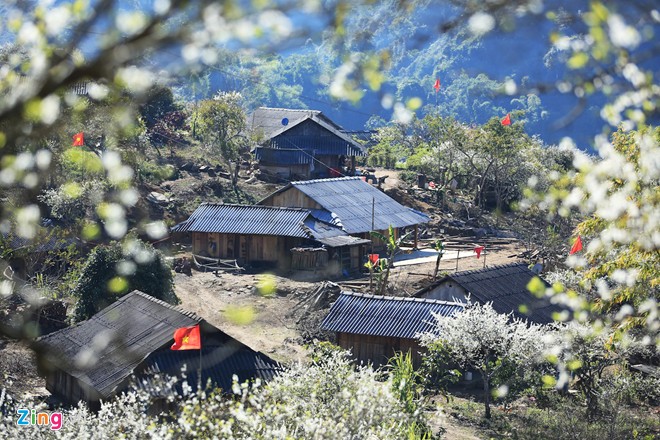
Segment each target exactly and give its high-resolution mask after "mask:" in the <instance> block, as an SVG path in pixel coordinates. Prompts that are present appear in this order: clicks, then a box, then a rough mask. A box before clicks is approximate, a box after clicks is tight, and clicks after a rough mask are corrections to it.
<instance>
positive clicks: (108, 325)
mask: <svg viewBox="0 0 660 440" xmlns="http://www.w3.org/2000/svg"><path fill="white" fill-rule="evenodd" d="M196 324H199V326H200V333H201V340H202V349H201V350H185V351H173V350H171V349H170V347H171V346H172V343H173V335H174V331H175V330H176V329H177V328H181V327H189V326H193V325H196ZM36 344H37V346H38V348H39V349H40V351H41V352H43V353H44V354H45V361H46V362H45V363H44V364H43V369H42V373H43V374H44V375H45V377H46V389H47V390H48V391H50V392H51V393H52V394H53V395H55V396H57V397H59V398H60V399H61V400H62V401H64V402H66V403H68V404H72V405H75V404H76V403H77V402H79V401H83V402H86V403H88V404H90V406H92V407H98V404H99V402H100V401H101V400H108V399H109V398H111V397H112V396H114V395H116V394H118V393H119V392H121V391H122V390H124V389H126V388H127V386H128V385H129V383H130V381H131V377H132V376H135V377H136V378H137V379H139V381H138V382H140V383H144V382H145V381H147V382H148V381H150V380H151V378H152V377H153V374H156V373H158V374H167V375H171V376H179V375H181V371H182V368H184V367H185V369H186V371H187V372H186V375H187V381H188V384H189V385H191V386H193V387H194V386H196V384H197V383H198V380H199V376H198V374H199V371H200V370H201V383H203V384H206V383H207V381H210V382H211V384H212V385H213V386H215V387H218V388H221V389H223V390H231V385H232V376H233V375H236V376H238V378H239V380H240V381H245V380H249V379H255V378H260V379H262V380H270V379H271V378H272V377H274V375H275V374H276V373H277V372H278V371H279V370H280V368H281V367H280V365H279V364H278V363H277V362H275V361H274V360H272V359H270V358H269V357H268V356H266V355H264V354H262V353H259V352H257V351H254V350H252V349H251V348H250V347H248V346H247V345H245V344H243V343H241V342H239V341H237V340H236V339H234V338H232V337H231V336H229V335H227V334H226V333H224V332H222V331H221V330H219V329H217V328H216V327H214V326H212V325H211V324H209V323H208V322H206V321H204V320H203V319H202V318H200V317H198V316H196V315H195V314H193V313H191V312H186V311H184V310H181V309H179V308H177V307H174V306H171V305H170V304H167V303H165V302H163V301H160V300H158V299H155V298H153V297H151V296H149V295H147V294H145V293H143V292H140V291H137V290H136V291H133V292H131V293H129V294H128V295H125V296H123V297H122V298H120V299H119V300H118V301H116V302H115V303H113V304H111V305H110V306H108V307H106V308H105V309H103V310H101V311H100V312H98V313H97V314H96V315H94V316H92V317H91V318H90V319H88V320H87V321H83V322H80V323H78V324H76V325H74V326H72V327H68V328H65V329H63V330H59V331H57V332H54V333H51V334H49V335H46V336H43V337H41V338H39V339H38V340H37V342H36ZM200 367H201V368H200Z"/></svg>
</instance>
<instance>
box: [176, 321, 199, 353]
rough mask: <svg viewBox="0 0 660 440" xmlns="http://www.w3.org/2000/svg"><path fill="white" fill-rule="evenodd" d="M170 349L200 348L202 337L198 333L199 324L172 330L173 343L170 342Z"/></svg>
mask: <svg viewBox="0 0 660 440" xmlns="http://www.w3.org/2000/svg"><path fill="white" fill-rule="evenodd" d="M171 349H172V350H201V349H202V337H201V335H200V333H199V324H197V325H193V326H192V327H181V328H178V329H176V330H174V344H172V347H171Z"/></svg>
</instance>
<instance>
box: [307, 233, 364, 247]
mask: <svg viewBox="0 0 660 440" xmlns="http://www.w3.org/2000/svg"><path fill="white" fill-rule="evenodd" d="M316 241H318V242H319V243H321V244H324V245H326V246H330V247H342V246H357V245H360V244H368V243H371V240H367V239H365V238H357V237H352V236H350V235H339V236H337V237H326V238H317V239H316Z"/></svg>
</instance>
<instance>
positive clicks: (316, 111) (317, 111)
mask: <svg viewBox="0 0 660 440" xmlns="http://www.w3.org/2000/svg"><path fill="white" fill-rule="evenodd" d="M257 110H286V111H288V112H313V113H323V112H322V111H321V110H313V109H304V108H285V107H257Z"/></svg>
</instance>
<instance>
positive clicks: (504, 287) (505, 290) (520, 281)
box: [415, 263, 563, 324]
mask: <svg viewBox="0 0 660 440" xmlns="http://www.w3.org/2000/svg"><path fill="white" fill-rule="evenodd" d="M536 276H538V275H537V274H535V273H534V272H532V271H531V270H530V269H529V268H528V267H527V264H525V263H511V264H506V265H498V266H491V267H486V268H484V269H478V270H469V271H464V272H456V273H453V274H449V275H447V276H446V277H444V278H443V279H441V280H439V281H437V282H435V283H433V284H432V285H430V286H428V287H426V288H424V289H422V290H420V291H418V292H416V293H415V296H421V297H423V296H424V295H425V294H428V293H429V292H431V291H433V290H434V289H435V288H436V287H438V286H439V285H441V284H443V283H445V282H447V281H449V280H451V281H454V282H455V283H456V284H459V285H460V286H461V287H463V288H464V289H465V290H466V291H467V292H469V293H470V299H471V300H472V301H478V302H479V303H481V304H485V303H489V302H492V304H493V309H495V311H496V312H498V313H503V314H508V313H511V312H513V314H514V316H516V317H518V318H521V319H527V320H529V321H532V322H536V323H539V324H547V323H550V322H553V319H552V315H553V313H555V312H561V311H562V310H563V309H562V308H561V307H560V306H558V305H556V304H552V303H551V302H550V301H549V299H548V298H545V297H543V298H537V297H536V296H534V295H532V293H531V292H530V291H529V290H527V285H528V284H529V282H530V281H531V279H532V278H534V277H536ZM539 278H540V277H539ZM541 281H543V283H544V284H545V285H546V287H549V286H550V285H549V284H548V283H547V282H546V281H545V280H543V279H542V278H541ZM520 306H525V307H526V308H527V309H528V310H529V312H528V313H522V312H520Z"/></svg>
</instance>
